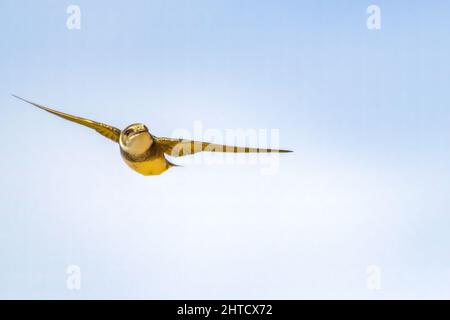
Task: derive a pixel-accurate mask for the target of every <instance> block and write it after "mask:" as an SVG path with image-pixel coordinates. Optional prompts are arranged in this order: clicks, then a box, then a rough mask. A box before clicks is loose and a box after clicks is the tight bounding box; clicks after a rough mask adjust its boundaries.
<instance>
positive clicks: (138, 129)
mask: <svg viewBox="0 0 450 320" xmlns="http://www.w3.org/2000/svg"><path fill="white" fill-rule="evenodd" d="M119 144H120V147H121V148H122V149H123V150H124V151H126V152H128V153H130V154H133V155H140V154H143V153H144V152H146V151H147V150H148V149H149V148H150V147H151V146H152V144H153V138H152V135H151V134H150V132H149V131H148V129H147V127H146V126H145V125H143V124H142V123H134V124H131V125H129V126H128V127H126V128H125V129H123V130H122V132H121V133H120V139H119Z"/></svg>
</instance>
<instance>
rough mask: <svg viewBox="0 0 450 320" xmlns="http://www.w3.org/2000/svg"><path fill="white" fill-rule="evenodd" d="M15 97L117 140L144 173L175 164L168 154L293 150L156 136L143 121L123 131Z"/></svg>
mask: <svg viewBox="0 0 450 320" xmlns="http://www.w3.org/2000/svg"><path fill="white" fill-rule="evenodd" d="M13 96H14V97H16V98H18V99H20V100H22V101H25V102H27V103H30V104H32V105H34V106H35V107H38V108H39V109H42V110H44V111H47V112H49V113H52V114H54V115H56V116H58V117H61V118H63V119H66V120H69V121H72V122H75V123H78V124H81V125H83V126H86V127H88V128H91V129H94V130H95V131H97V132H98V133H100V134H101V135H103V136H105V137H107V138H108V139H110V140H112V141H114V142H116V143H118V144H119V146H120V153H121V156H122V159H123V160H124V162H125V163H126V164H127V165H128V166H129V167H130V168H131V169H133V170H134V171H136V172H138V173H140V174H142V175H145V176H150V175H159V174H161V173H163V172H165V171H166V170H167V169H169V168H171V167H174V166H176V165H175V164H173V163H170V162H169V161H168V160H167V159H166V157H165V155H171V156H173V157H180V156H185V155H189V154H194V153H197V152H201V151H210V152H233V153H241V152H245V153H249V152H291V151H289V150H275V149H261V148H249V147H236V146H227V145H220V144H214V143H208V142H200V141H192V140H186V139H172V138H163V137H156V136H154V135H152V134H151V133H150V132H149V130H148V128H147V127H146V126H145V125H144V124H142V123H134V124H131V125H129V126H127V127H126V128H125V129H124V130H119V129H117V128H115V127H113V126H110V125H107V124H104V123H100V122H96V121H93V120H89V119H85V118H81V117H77V116H73V115H70V114H67V113H63V112H60V111H56V110H53V109H50V108H48V107H45V106H42V105H40V104H37V103H34V102H31V101H28V100H25V99H23V98H20V97H18V96H15V95H13Z"/></svg>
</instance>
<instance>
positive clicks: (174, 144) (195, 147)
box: [153, 137, 292, 157]
mask: <svg viewBox="0 0 450 320" xmlns="http://www.w3.org/2000/svg"><path fill="white" fill-rule="evenodd" d="M153 140H154V142H156V143H157V144H158V145H159V146H160V147H161V148H162V149H163V150H164V153H165V154H168V155H170V156H172V157H182V156H186V155H189V154H194V153H197V152H202V151H210V152H233V153H254V152H261V153H262V152H292V151H290V150H277V149H264V148H249V147H236V146H227V145H224V144H215V143H209V142H201V141H193V140H185V139H171V138H163V137H153Z"/></svg>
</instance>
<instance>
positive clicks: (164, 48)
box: [0, 0, 450, 299]
mask: <svg viewBox="0 0 450 320" xmlns="http://www.w3.org/2000/svg"><path fill="white" fill-rule="evenodd" d="M71 5H76V6H78V8H79V9H80V13H81V15H80V28H79V29H76V28H75V29H70V28H68V26H67V20H68V19H70V17H71V13H67V9H68V7H69V6H71ZM370 5H376V6H378V8H379V9H380V17H381V20H380V27H381V28H380V29H369V28H368V27H367V23H366V22H367V19H368V18H369V16H370V14H368V13H367V11H366V10H367V8H368V7H369V6H370ZM449 11H450V3H449V2H448V1H439V0H436V1H433V2H431V3H430V2H425V1H423V0H420V1H419V0H417V1H406V0H404V1H401V0H399V1H395V2H394V1H381V0H378V1H360V0H358V1H356V0H353V1H352V0H346V1H331V0H329V1H323V0H322V1H320V0H319V1H318V0H314V1H313V0H311V1H288V0H286V1H256V0H248V1H235V0H227V1H225V0H217V1H211V0H208V1H206V0H196V1H181V0H178V1H170V0H169V1H162V0H161V1H155V0H152V1H137V0H134V1H126V2H123V1H121V2H119V1H84V0H78V1H54V0H53V1H52V0H47V1H31V0H29V1H25V0H19V1H17V0H15V1H12V0H2V1H1V2H0V12H1V13H2V18H1V19H0V35H1V37H0V38H1V39H2V41H1V42H0V71H1V72H0V107H1V114H2V116H1V120H0V121H1V126H0V136H1V137H2V138H1V139H2V142H1V150H2V151H1V152H2V157H0V170H1V172H2V178H1V179H0V219H1V223H0V298H5V299H12V298H25V299H39V298H41V299H51V298H57V299H83V298H84V299H105V298H113V299H118V298H124V299H230V298H233V299H312V298H325V299H332V298H342V299H347V298H348V299H350V298H356V299H398V298H406V299H409V298H411V299H412V298H425V299H430V298H438V299H443V298H447V299H448V298H450V250H449V242H450V235H449V232H448V230H449V228H450V215H449V214H450V200H449V197H448V192H449V190H450V170H449V165H448V164H449V160H450V153H449V145H450V143H449V139H450V136H449V133H450V132H449V131H450V130H449V121H450V109H449V108H448V105H449V101H450V90H449V88H450V77H449V72H450V62H449V59H448V57H449V56H450V43H449V42H448V35H449V33H450V20H449V19H448V12H449ZM11 94H16V95H20V96H22V97H24V98H26V99H29V100H32V101H35V102H38V103H41V104H45V105H47V106H49V107H52V108H55V109H57V110H60V111H63V112H67V113H70V114H74V115H78V116H83V117H86V118H90V119H94V120H97V121H101V122H104V123H108V124H111V125H114V126H117V127H118V128H121V129H122V128H125V127H126V126H127V125H128V124H131V123H134V122H142V123H145V124H146V125H147V126H148V128H149V129H150V131H151V132H152V133H153V134H155V135H157V136H168V137H170V136H178V135H179V134H180V133H182V134H183V135H189V134H191V135H192V137H196V132H194V131H195V130H194V129H195V128H198V127H199V126H201V130H200V133H198V132H197V134H198V135H200V138H202V139H205V140H211V139H212V138H214V139H218V140H215V141H213V142H217V141H219V140H220V139H221V137H224V136H225V134H226V132H227V130H232V131H233V130H240V129H242V130H250V131H252V130H253V132H260V131H259V130H262V132H268V133H270V132H275V133H276V134H275V136H271V135H269V139H268V141H267V140H265V139H264V137H265V136H263V137H261V139H258V141H247V142H248V143H249V144H252V145H253V146H256V145H263V146H265V145H264V144H269V145H272V146H275V147H280V148H284V149H290V150H293V151H294V152H293V153H289V154H281V155H280V156H279V157H274V158H270V157H269V158H267V157H263V156H257V157H256V158H250V157H246V156H242V155H241V156H232V157H229V158H225V160H224V158H221V156H220V155H214V156H212V157H205V156H204V155H202V154H198V155H195V156H190V157H187V158H185V159H181V158H172V159H171V161H173V162H175V163H177V164H180V165H181V166H180V167H176V168H172V169H170V170H169V171H167V172H166V173H164V174H163V175H160V176H151V177H144V176H141V175H139V174H137V173H135V172H134V171H132V170H130V169H129V168H128V167H127V166H126V165H125V163H124V162H123V161H122V159H121V158H120V152H119V147H118V145H115V144H114V143H113V142H111V141H109V140H107V139H105V138H104V137H102V136H101V135H99V134H97V133H95V132H94V131H92V130H89V129H87V128H84V127H82V126H79V125H76V124H73V123H70V122H67V121H64V120H63V119H60V118H57V117H55V116H52V115H50V114H47V113H45V112H43V111H41V110H38V109H36V108H34V107H32V106H30V105H27V104H25V103H23V102H21V101H19V100H17V99H14V98H13V97H11ZM264 130H265V131H264ZM211 133H213V134H211ZM198 135H197V137H198ZM211 136H212V137H211ZM185 137H186V136H185ZM186 138H190V137H186ZM272 138H273V139H272ZM214 139H212V140H214ZM219 142H220V141H219ZM244 142H245V141H244ZM268 167H270V169H271V170H269V171H270V172H269V173H268V172H267V171H265V170H264V169H267V168H268Z"/></svg>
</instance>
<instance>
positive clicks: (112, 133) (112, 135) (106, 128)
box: [13, 95, 120, 142]
mask: <svg viewBox="0 0 450 320" xmlns="http://www.w3.org/2000/svg"><path fill="white" fill-rule="evenodd" d="M13 97H15V98H17V99H20V100H22V101H25V102H27V103H30V104H32V105H33V106H35V107H38V108H39V109H42V110H44V111H47V112H50V113H52V114H54V115H57V116H58V117H61V118H63V119H66V120H69V121H72V122H75V123H78V124H81V125H83V126H85V127H88V128H91V129H94V130H95V131H97V132H98V133H100V134H101V135H103V136H105V137H107V138H108V139H111V140H112V141H114V142H119V137H120V130H119V129H117V128H115V127H113V126H110V125H107V124H104V123H101V122H96V121H93V120H89V119H85V118H81V117H77V116H73V115H70V114H67V113H64V112H60V111H56V110H53V109H50V108H48V107H45V106H42V105H40V104H37V103H34V102H31V101H28V100H25V99H23V98H21V97H18V96H15V95H13Z"/></svg>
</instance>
